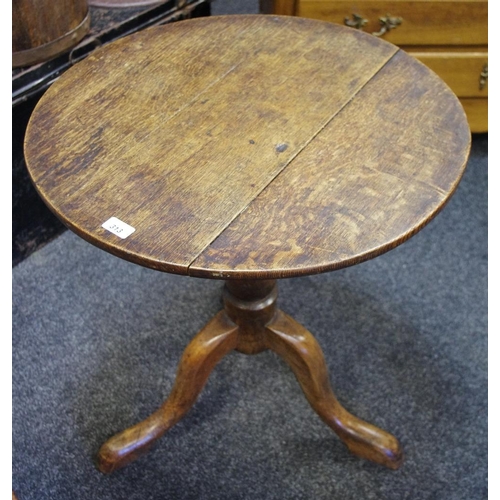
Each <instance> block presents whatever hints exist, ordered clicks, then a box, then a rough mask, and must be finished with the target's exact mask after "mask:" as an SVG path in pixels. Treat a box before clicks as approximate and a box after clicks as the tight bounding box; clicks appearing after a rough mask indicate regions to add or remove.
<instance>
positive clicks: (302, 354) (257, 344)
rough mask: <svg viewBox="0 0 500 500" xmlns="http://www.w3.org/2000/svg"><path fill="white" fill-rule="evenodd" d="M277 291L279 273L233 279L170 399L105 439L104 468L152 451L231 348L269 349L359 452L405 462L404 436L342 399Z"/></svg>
mask: <svg viewBox="0 0 500 500" xmlns="http://www.w3.org/2000/svg"><path fill="white" fill-rule="evenodd" d="M277 295H278V293H277V285H276V281H274V280H259V281H257V280H256V281H250V280H241V281H240V280H231V281H227V282H226V287H225V290H224V310H223V311H221V312H219V313H218V314H217V315H216V316H215V317H214V318H213V319H212V320H211V321H210V322H209V323H208V324H207V325H206V326H205V327H204V328H203V329H202V330H201V331H200V332H199V333H198V334H197V335H196V336H195V337H194V338H193V340H192V341H191V342H190V343H189V345H188V346H187V348H186V350H185V351H184V354H183V355H182V358H181V361H180V363H179V367H178V371H177V377H176V380H175V384H174V387H173V389H172V392H171V393H170V396H169V397H168V399H167V400H166V401H165V402H164V403H163V405H162V406H161V407H160V408H159V409H158V410H157V411H156V412H155V413H153V414H152V415H151V416H150V417H148V418H147V419H146V420H144V421H142V422H140V423H138V424H136V425H134V426H133V427H130V428H128V429H126V430H124V431H122V432H120V433H119V434H117V435H115V436H113V437H112V438H111V439H109V440H108V441H106V443H104V445H103V446H102V447H101V449H100V450H99V454H98V468H99V470H101V472H104V473H110V472H113V471H114V470H116V469H118V468H120V467H123V466H124V465H126V464H128V463H130V462H132V461H133V460H135V459H136V458H137V457H138V456H140V455H142V454H143V453H144V452H146V451H147V450H148V449H149V447H150V446H151V445H152V444H153V443H154V442H155V441H156V440H157V439H159V438H160V437H161V436H162V435H163V434H164V433H165V432H166V431H168V430H169V429H170V428H171V427H173V426H174V425H175V424H176V423H177V422H178V421H179V420H180V419H181V418H182V417H183V416H184V415H185V414H186V413H187V412H188V410H189V409H190V408H191V407H192V406H193V404H194V403H195V401H196V398H197V397H198V395H199V394H200V392H201V390H202V389H203V386H204V385H205V383H206V381H207V379H208V376H209V375H210V372H211V371H212V370H213V368H214V367H215V365H216V364H217V363H218V362H219V361H220V360H221V359H222V358H223V356H225V355H226V354H227V353H229V352H231V351H232V350H237V351H240V352H243V353H245V354H257V353H259V352H262V351H264V350H266V349H271V350H272V351H274V352H276V353H277V354H279V355H280V356H281V357H282V358H283V359H284V360H285V361H286V362H287V363H288V365H289V366H290V368H291V369H292V370H293V372H294V373H295V376H296V377H297V380H298V382H299V384H300V385H301V387H302V390H303V391H304V394H305V396H306V398H307V400H308V401H309V403H310V405H311V406H312V408H313V409H314V410H315V411H316V413H317V414H318V415H319V416H320V417H321V418H322V420H323V421H324V422H325V423H326V424H327V425H328V426H330V427H331V428H332V429H333V430H334V431H335V432H336V433H337V435H338V436H339V438H340V439H341V440H342V441H343V442H344V444H346V446H347V447H348V448H349V450H350V451H351V452H352V453H354V454H355V455H357V456H359V457H361V458H365V459H367V460H371V461H372V462H376V463H379V464H381V465H385V466H386V467H389V468H391V469H397V468H399V467H400V465H401V463H402V460H403V452H402V449H401V446H400V444H399V442H398V440H397V439H396V438H395V437H394V436H392V435H391V434H389V433H387V432H385V431H383V430H382V429H379V428H378V427H375V426H373V425H372V424H369V423H367V422H364V421H363V420H361V419H359V418H357V417H355V416H354V415H352V414H350V413H349V412H348V411H347V410H345V409H344V408H343V407H342V406H341V405H340V403H339V402H338V401H337V398H336V397H335V395H334V393H333V391H332V388H331V386H330V381H329V376H328V370H327V367H326V363H325V359H324V357H323V352H322V350H321V348H320V346H319V344H318V343H317V342H316V339H315V338H314V337H313V335H312V334H311V333H309V331H307V330H306V329H305V328H304V327H303V326H302V325H300V324H299V323H297V322H296V321H295V320H294V319H292V318H291V317H290V316H288V315H286V314H285V313H284V312H282V311H280V310H279V309H277V307H276V298H277Z"/></svg>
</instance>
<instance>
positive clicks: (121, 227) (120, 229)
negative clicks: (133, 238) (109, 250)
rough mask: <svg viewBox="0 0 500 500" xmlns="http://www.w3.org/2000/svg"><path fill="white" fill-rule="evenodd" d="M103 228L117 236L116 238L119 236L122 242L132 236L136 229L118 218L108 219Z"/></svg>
mask: <svg viewBox="0 0 500 500" xmlns="http://www.w3.org/2000/svg"><path fill="white" fill-rule="evenodd" d="M102 227H103V228H104V229H107V230H108V231H109V232H110V233H113V234H116V236H119V237H120V238H121V239H122V240H124V239H125V238H127V237H128V236H130V235H131V234H132V233H133V232H134V231H135V227H132V226H129V225H128V224H125V222H122V221H121V220H120V219H117V218H116V217H111V219H108V220H107V221H106V222H105V223H104V224H103V225H102Z"/></svg>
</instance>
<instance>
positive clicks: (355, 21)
mask: <svg viewBox="0 0 500 500" xmlns="http://www.w3.org/2000/svg"><path fill="white" fill-rule="evenodd" d="M351 15H352V19H349V18H348V17H344V24H345V25H346V26H349V27H350V28H356V29H358V30H362V29H363V26H365V24H367V23H368V19H365V18H364V17H363V16H360V15H359V14H351ZM379 21H380V25H381V28H380V31H376V32H375V33H372V35H375V36H382V35H385V34H386V33H387V32H388V31H391V30H393V29H394V28H397V27H398V26H399V25H400V24H401V23H402V22H403V18H402V17H394V16H391V15H390V14H387V16H385V17H379Z"/></svg>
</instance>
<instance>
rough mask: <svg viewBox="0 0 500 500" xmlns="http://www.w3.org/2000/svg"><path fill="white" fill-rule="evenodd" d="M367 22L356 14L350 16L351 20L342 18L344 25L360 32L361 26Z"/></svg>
mask: <svg viewBox="0 0 500 500" xmlns="http://www.w3.org/2000/svg"><path fill="white" fill-rule="evenodd" d="M367 22H368V19H365V18H364V17H363V16H358V14H353V15H352V20H351V19H349V18H348V17H345V18H344V24H345V25H346V26H349V27H351V28H356V29H358V30H362V29H363V26H364V25H365V24H366V23H367Z"/></svg>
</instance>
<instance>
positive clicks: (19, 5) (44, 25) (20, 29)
mask: <svg viewBox="0 0 500 500" xmlns="http://www.w3.org/2000/svg"><path fill="white" fill-rule="evenodd" d="M89 28H90V15H89V9H88V5H87V0H13V2H12V66H13V67H15V68H16V67H20V66H30V65H32V64H37V63H39V62H42V61H46V60H47V59H51V58H53V57H55V56H57V55H59V54H62V53H63V52H66V51H67V50H69V49H71V48H72V47H74V46H75V45H77V44H78V42H79V41H80V40H81V39H82V38H83V37H84V36H85V35H86V34H87V33H88V31H89Z"/></svg>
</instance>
